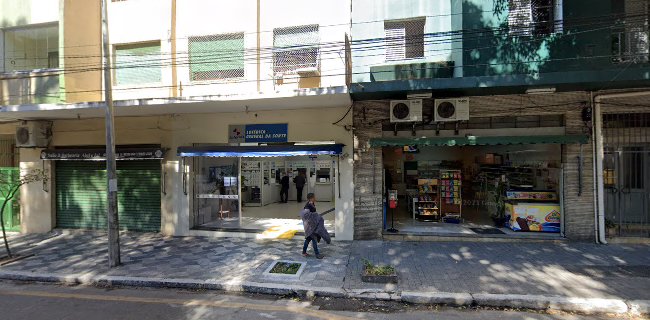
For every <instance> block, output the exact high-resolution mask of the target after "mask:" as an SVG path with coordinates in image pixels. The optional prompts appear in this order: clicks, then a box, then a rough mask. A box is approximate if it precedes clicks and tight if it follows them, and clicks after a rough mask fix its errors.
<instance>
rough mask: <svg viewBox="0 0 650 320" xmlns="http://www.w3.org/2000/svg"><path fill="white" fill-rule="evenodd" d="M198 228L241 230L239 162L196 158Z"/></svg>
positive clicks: (228, 159) (226, 159)
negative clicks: (239, 228)
mask: <svg viewBox="0 0 650 320" xmlns="http://www.w3.org/2000/svg"><path fill="white" fill-rule="evenodd" d="M195 173H196V175H195V189H194V192H195V194H196V197H195V206H196V209H195V210H194V212H195V214H194V225H195V226H196V227H204V228H211V227H219V228H225V227H233V228H237V227H239V217H240V215H239V190H238V189H239V185H240V181H239V158H210V157H199V158H195Z"/></svg>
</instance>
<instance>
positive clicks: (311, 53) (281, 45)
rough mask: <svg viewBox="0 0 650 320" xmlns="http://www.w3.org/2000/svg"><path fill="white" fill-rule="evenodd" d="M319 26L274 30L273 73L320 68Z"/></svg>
mask: <svg viewBox="0 0 650 320" xmlns="http://www.w3.org/2000/svg"><path fill="white" fill-rule="evenodd" d="M319 42H320V38H319V34H318V25H316V24H313V25H305V26H298V27H288V28H276V29H274V30H273V72H276V73H278V72H286V71H295V70H297V69H303V68H318V67H319V63H318V62H319V59H318V58H319Z"/></svg>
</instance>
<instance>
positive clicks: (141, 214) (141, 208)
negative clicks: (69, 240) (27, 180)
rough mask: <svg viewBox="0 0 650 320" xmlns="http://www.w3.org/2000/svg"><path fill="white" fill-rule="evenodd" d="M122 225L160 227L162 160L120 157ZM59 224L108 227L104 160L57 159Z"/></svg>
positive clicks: (133, 228)
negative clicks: (123, 159)
mask: <svg viewBox="0 0 650 320" xmlns="http://www.w3.org/2000/svg"><path fill="white" fill-rule="evenodd" d="M117 175H118V212H119V219H120V228H121V229H122V230H130V231H146V232H158V231H159V230H160V161H159V160H137V161H118V163H117ZM56 222H57V227H58V228H71V229H75V228H83V229H106V170H105V163H104V162H103V161H58V162H57V164H56Z"/></svg>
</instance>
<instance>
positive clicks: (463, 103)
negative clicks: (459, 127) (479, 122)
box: [434, 98, 469, 122]
mask: <svg viewBox="0 0 650 320" xmlns="http://www.w3.org/2000/svg"><path fill="white" fill-rule="evenodd" d="M434 106H435V112H434V120H435V121H436V122H446V121H463V120H469V98H456V99H435V101H434Z"/></svg>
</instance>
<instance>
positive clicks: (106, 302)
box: [0, 281, 634, 320]
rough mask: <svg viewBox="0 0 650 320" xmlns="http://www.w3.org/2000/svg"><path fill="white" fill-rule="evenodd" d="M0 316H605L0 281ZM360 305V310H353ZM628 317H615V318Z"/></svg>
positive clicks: (573, 319) (52, 319) (53, 319)
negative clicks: (300, 299) (0, 312)
mask: <svg viewBox="0 0 650 320" xmlns="http://www.w3.org/2000/svg"><path fill="white" fill-rule="evenodd" d="M0 297H1V298H0V310H2V318H3V319H13V320H20V319H30V320H40V319H47V320H59V319H61V320H63V319H66V320H67V319H93V320H95V319H98V320H101V319H138V320H146V319H165V320H166V319H187V320H194V319H242V320H243V319H246V320H248V319H305V320H307V319H341V320H343V319H503V320H509V319H513V320H515V319H521V320H524V319H525V320H533V319H535V320H537V319H544V320H546V319H548V320H550V319H568V320H578V319H607V317H604V316H603V317H596V316H593V315H589V316H587V315H574V314H567V313H552V314H547V313H541V312H524V311H499V310H482V309H481V310H471V309H470V310H467V309H453V308H440V307H436V306H411V305H406V304H394V303H389V302H370V304H367V303H364V302H361V301H356V302H355V301H350V300H346V301H337V300H332V299H315V300H314V301H299V300H298V299H295V298H291V299H290V298H277V297H271V296H262V295H254V296H253V295H247V296H242V295H229V294H223V293H221V292H207V291H181V290H171V289H143V288H137V289H130V288H129V289H126V288H117V289H115V288H96V287H85V286H60V285H51V284H35V283H30V284H26V283H19V282H8V281H3V282H0ZM352 310H354V311H360V312H353V311H352ZM622 318H623V319H634V318H633V317H619V319H622Z"/></svg>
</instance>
